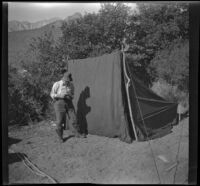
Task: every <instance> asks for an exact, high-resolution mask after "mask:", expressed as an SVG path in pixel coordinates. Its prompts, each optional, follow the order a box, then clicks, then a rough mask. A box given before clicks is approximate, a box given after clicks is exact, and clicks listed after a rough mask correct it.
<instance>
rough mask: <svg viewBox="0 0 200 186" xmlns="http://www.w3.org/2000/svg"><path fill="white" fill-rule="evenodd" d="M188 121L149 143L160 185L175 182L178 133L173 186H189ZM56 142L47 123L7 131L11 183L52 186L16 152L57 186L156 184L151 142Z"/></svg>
mask: <svg viewBox="0 0 200 186" xmlns="http://www.w3.org/2000/svg"><path fill="white" fill-rule="evenodd" d="M188 125H189V118H185V119H183V120H182V121H181V122H180V123H179V125H176V126H174V128H173V130H172V131H173V132H172V133H170V134H168V135H166V136H164V137H162V138H159V139H154V140H151V141H150V144H151V147H152V149H153V154H154V157H155V162H156V164H157V168H158V172H159V176H160V180H161V184H173V179H174V174H175V170H176V168H175V167H174V168H172V169H171V170H169V171H167V169H168V168H170V167H171V166H173V165H174V163H176V155H177V151H178V144H179V140H180V133H181V130H182V138H181V143H180V152H179V156H178V160H179V164H178V166H177V172H176V177H175V183H177V184H187V181H188V180H187V176H188V150H189V146H188V144H189V141H188V140H189V129H188ZM69 135H70V133H69V131H65V132H64V137H66V141H65V142H64V143H62V144H60V143H59V141H58V138H57V135H56V133H55V127H54V126H52V125H51V124H50V122H41V123H39V124H37V125H33V126H24V127H21V128H10V129H9V140H8V145H9V154H8V159H9V184H19V183H52V181H51V180H50V179H48V178H47V177H42V176H39V175H36V174H35V173H33V172H32V171H31V170H30V169H28V168H27V167H26V166H25V164H24V163H23V161H22V160H21V159H20V158H18V156H17V154H16V153H20V154H24V155H26V156H27V157H28V159H29V160H30V161H31V162H32V163H33V164H34V165H36V166H37V167H38V168H39V169H40V170H42V171H43V172H45V173H46V174H48V175H49V176H51V177H53V178H54V179H56V180H57V181H58V182H59V183H100V184H104V183H105V184H106V183H107V184H118V183H123V184H157V183H160V182H159V178H158V174H157V171H156V167H155V164H154V159H153V156H152V151H151V148H150V146H149V142H133V143H132V144H127V143H125V142H122V141H120V140H119V139H118V138H107V137H101V136H95V135H88V137H87V138H85V139H79V138H78V139H77V138H74V137H71V138H69V139H67V137H68V136H69Z"/></svg>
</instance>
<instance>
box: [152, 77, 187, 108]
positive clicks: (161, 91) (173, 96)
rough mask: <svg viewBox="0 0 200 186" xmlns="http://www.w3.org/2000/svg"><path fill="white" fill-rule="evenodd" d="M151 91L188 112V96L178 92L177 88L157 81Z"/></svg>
mask: <svg viewBox="0 0 200 186" xmlns="http://www.w3.org/2000/svg"><path fill="white" fill-rule="evenodd" d="M151 89H152V90H153V91H154V92H155V93H156V94H158V95H159V96H161V97H163V98H165V99H166V100H168V101H172V102H176V103H178V104H179V105H180V106H181V108H182V110H184V112H186V111H188V110H189V94H188V92H184V91H182V90H180V89H179V88H178V86H176V85H175V86H172V85H170V84H168V83H167V82H166V81H165V80H162V79H159V80H158V81H156V82H154V83H153V85H152V87H151Z"/></svg>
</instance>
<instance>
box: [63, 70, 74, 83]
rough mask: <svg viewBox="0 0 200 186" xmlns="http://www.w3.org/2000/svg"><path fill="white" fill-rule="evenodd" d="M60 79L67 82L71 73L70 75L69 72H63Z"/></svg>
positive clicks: (70, 77) (70, 78) (70, 79)
mask: <svg viewBox="0 0 200 186" xmlns="http://www.w3.org/2000/svg"><path fill="white" fill-rule="evenodd" d="M62 80H63V81H64V82H69V81H72V75H71V73H67V72H66V73H64V74H63V77H62Z"/></svg>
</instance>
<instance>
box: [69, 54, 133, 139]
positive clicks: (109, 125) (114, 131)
mask: <svg viewBox="0 0 200 186" xmlns="http://www.w3.org/2000/svg"><path fill="white" fill-rule="evenodd" d="M120 55H121V53H120V52H114V53H112V54H108V55H103V56H101V57H94V58H87V59H81V60H71V61H69V64H68V66H69V72H71V73H72V78H73V82H74V86H75V97H74V106H75V109H76V112H77V118H78V123H79V124H80V126H81V129H82V131H85V132H88V133H90V134H95V135H100V136H107V137H119V138H120V139H121V140H122V141H126V142H131V141H132V137H131V136H130V130H131V129H130V127H129V123H128V121H127V119H126V115H125V113H124V112H125V110H124V106H123V100H122V91H121V87H122V85H121V83H122V81H121V70H122V69H121V58H120Z"/></svg>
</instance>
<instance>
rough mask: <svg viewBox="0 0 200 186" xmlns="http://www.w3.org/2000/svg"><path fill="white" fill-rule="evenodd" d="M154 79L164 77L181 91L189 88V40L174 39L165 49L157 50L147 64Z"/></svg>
mask: <svg viewBox="0 0 200 186" xmlns="http://www.w3.org/2000/svg"><path fill="white" fill-rule="evenodd" d="M149 70H150V71H151V74H152V76H153V73H154V77H156V79H164V80H165V81H166V82H167V83H169V84H171V85H178V88H179V89H180V90H183V91H186V92H187V91H188V89H189V42H188V41H182V40H179V41H176V42H174V43H172V45H171V46H169V47H168V48H166V49H163V50H161V51H159V52H157V54H156V57H155V58H154V59H153V60H152V61H151V64H150V65H149Z"/></svg>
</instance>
